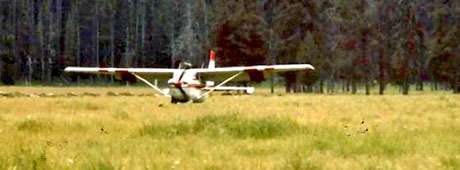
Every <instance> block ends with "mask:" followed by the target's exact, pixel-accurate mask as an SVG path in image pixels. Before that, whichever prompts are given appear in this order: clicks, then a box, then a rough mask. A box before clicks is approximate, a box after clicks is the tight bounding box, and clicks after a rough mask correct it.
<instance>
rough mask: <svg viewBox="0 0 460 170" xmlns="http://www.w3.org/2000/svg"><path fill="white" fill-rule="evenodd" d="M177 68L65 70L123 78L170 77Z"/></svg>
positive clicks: (90, 68)
mask: <svg viewBox="0 0 460 170" xmlns="http://www.w3.org/2000/svg"><path fill="white" fill-rule="evenodd" d="M176 70H177V69H168V68H98V67H66V68H65V70H64V71H65V72H73V73H86V74H102V75H115V76H116V77H119V78H122V77H124V76H132V75H131V74H132V73H134V74H137V75H139V76H142V77H145V78H156V79H168V78H171V77H172V76H173V74H174V71H176Z"/></svg>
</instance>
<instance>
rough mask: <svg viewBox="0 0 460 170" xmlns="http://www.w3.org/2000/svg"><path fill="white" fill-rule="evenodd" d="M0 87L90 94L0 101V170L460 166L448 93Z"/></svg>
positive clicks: (458, 106) (455, 113)
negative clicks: (192, 100) (188, 99)
mask: <svg viewBox="0 0 460 170" xmlns="http://www.w3.org/2000/svg"><path fill="white" fill-rule="evenodd" d="M277 90H278V91H281V90H280V89H277ZM0 91H7V92H15V91H16V92H21V93H26V94H27V93H54V94H67V93H71V92H74V93H78V94H83V93H85V92H86V93H95V94H96V93H97V94H100V96H97V97H95V96H91V95H84V96H78V97H75V96H74V97H71V96H68V97H66V96H59V97H0V169H69V168H70V169H74V168H75V169H174V168H177V169H458V168H460V142H459V141H460V120H459V117H460V96H455V95H451V94H448V93H445V92H430V91H427V92H417V93H416V94H414V95H409V96H402V95H397V94H392V95H386V96H378V95H371V96H365V95H354V96H353V95H344V94H339V95H318V94H294V95H287V94H282V93H278V94H277V95H269V94H268V91H267V90H262V91H260V90H259V92H258V93H257V94H256V95H254V96H244V95H242V96H220V95H218V94H215V95H214V96H212V97H211V98H209V100H208V101H206V102H205V103H202V104H179V105H171V104H169V99H167V98H162V97H155V96H139V95H138V94H151V90H150V89H147V88H140V87H134V88H132V89H130V88H102V87H98V88H89V87H82V88H51V87H43V88H39V87H33V88H26V87H5V88H3V87H1V89H0ZM109 93H110V95H108V94H109ZM112 93H114V94H117V95H114V94H112ZM121 93H129V94H133V95H132V96H129V95H127V94H125V95H123V96H121V95H118V94H121Z"/></svg>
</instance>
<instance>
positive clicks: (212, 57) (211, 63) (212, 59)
mask: <svg viewBox="0 0 460 170" xmlns="http://www.w3.org/2000/svg"><path fill="white" fill-rule="evenodd" d="M208 68H216V53H215V52H214V51H213V50H211V51H210V52H209V64H208Z"/></svg>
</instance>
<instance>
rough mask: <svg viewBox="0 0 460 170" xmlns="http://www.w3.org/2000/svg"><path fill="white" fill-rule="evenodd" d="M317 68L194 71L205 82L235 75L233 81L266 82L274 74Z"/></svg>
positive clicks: (243, 68) (303, 66) (280, 67)
mask: <svg viewBox="0 0 460 170" xmlns="http://www.w3.org/2000/svg"><path fill="white" fill-rule="evenodd" d="M314 69H315V68H314V67H313V66H312V65H310V64H284V65H258V66H242V67H218V68H202V69H194V70H195V72H196V73H197V74H198V76H200V77H201V78H202V79H204V80H210V81H223V80H225V79H227V78H229V77H231V76H233V75H235V74H239V73H240V74H239V75H238V76H237V77H235V78H234V79H232V80H231V81H255V82H260V81H264V80H265V79H266V78H267V77H270V76H271V74H272V73H283V72H290V71H307V70H314Z"/></svg>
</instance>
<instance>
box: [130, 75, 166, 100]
mask: <svg viewBox="0 0 460 170" xmlns="http://www.w3.org/2000/svg"><path fill="white" fill-rule="evenodd" d="M131 74H132V75H133V76H134V77H136V78H137V79H139V80H141V81H142V82H144V83H145V84H147V85H148V86H150V87H151V88H152V89H154V90H156V91H157V92H159V93H161V94H162V95H164V96H168V97H171V96H170V95H169V94H167V93H165V92H164V91H163V90H161V89H160V88H158V87H157V86H155V85H153V84H152V83H150V82H149V81H147V80H146V79H144V78H142V77H141V76H139V75H137V74H136V73H131Z"/></svg>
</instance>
